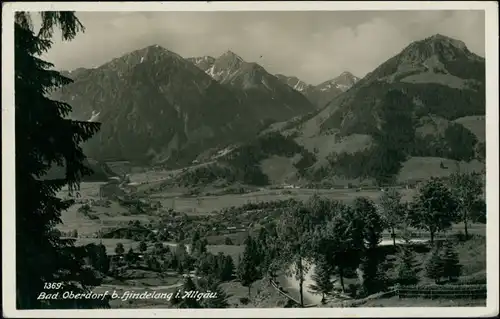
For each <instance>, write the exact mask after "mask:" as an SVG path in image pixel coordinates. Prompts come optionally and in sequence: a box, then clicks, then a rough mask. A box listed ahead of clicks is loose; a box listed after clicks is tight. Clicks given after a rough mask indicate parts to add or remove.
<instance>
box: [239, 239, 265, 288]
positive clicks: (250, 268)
mask: <svg viewBox="0 0 500 319" xmlns="http://www.w3.org/2000/svg"><path fill="white" fill-rule="evenodd" d="M257 256H258V255H257V250H256V245H255V243H254V241H253V239H252V237H250V236H248V237H247V240H246V241H245V250H244V251H243V255H242V257H241V259H240V261H239V264H238V270H237V277H238V280H239V281H240V282H241V284H242V285H243V286H244V287H248V296H249V297H250V291H251V287H252V284H253V283H254V282H255V281H256V280H257V279H259V278H260V273H259V269H258V263H257V262H256V258H257Z"/></svg>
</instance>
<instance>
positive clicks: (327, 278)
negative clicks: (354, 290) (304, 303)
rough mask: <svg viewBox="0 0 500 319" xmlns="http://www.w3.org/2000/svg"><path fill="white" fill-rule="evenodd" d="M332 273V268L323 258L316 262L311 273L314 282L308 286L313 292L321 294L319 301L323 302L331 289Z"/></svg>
mask: <svg viewBox="0 0 500 319" xmlns="http://www.w3.org/2000/svg"><path fill="white" fill-rule="evenodd" d="M332 274H333V269H332V267H331V265H330V264H328V263H327V262H326V261H325V260H319V261H318V262H316V265H315V267H314V274H313V275H312V279H313V280H314V284H313V285H311V286H310V287H309V288H311V289H312V291H313V292H315V293H317V294H321V302H324V301H325V298H326V296H327V295H328V294H330V293H331V291H332V290H333V281H332V279H331V275H332Z"/></svg>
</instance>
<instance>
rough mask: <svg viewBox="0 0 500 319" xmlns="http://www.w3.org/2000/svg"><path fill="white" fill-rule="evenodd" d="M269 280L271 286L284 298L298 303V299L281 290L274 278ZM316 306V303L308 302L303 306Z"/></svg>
mask: <svg viewBox="0 0 500 319" xmlns="http://www.w3.org/2000/svg"><path fill="white" fill-rule="evenodd" d="M269 282H270V283H271V286H273V288H274V289H276V290H277V291H278V293H279V294H281V295H282V296H285V297H286V298H288V299H289V300H291V301H293V302H294V303H296V304H297V305H300V301H298V300H296V299H295V298H293V297H292V296H290V295H289V294H287V293H286V292H285V291H283V289H282V288H281V287H280V286H278V284H277V283H276V282H275V281H274V280H272V279H269ZM316 306H317V305H316V304H309V305H304V308H311V307H316Z"/></svg>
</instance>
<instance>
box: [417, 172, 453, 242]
mask: <svg viewBox="0 0 500 319" xmlns="http://www.w3.org/2000/svg"><path fill="white" fill-rule="evenodd" d="M456 211H457V202H456V200H455V198H454V196H453V195H452V193H451V191H450V190H449V189H448V188H447V187H446V185H444V183H443V182H442V181H440V180H439V179H437V178H431V179H430V180H429V181H427V182H426V183H425V184H424V185H423V186H422V187H421V189H420V190H419V193H418V194H417V195H416V196H415V198H414V200H413V203H412V207H411V209H410V213H411V217H410V218H411V221H412V224H413V226H415V227H417V228H421V229H425V230H427V231H429V233H430V236H431V243H433V242H434V235H435V234H436V233H437V232H440V231H444V230H446V229H449V228H450V227H451V225H452V223H453V222H454V221H455V220H456V216H457V215H456Z"/></svg>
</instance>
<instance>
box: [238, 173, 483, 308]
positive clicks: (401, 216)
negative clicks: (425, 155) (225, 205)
mask: <svg viewBox="0 0 500 319" xmlns="http://www.w3.org/2000/svg"><path fill="white" fill-rule="evenodd" d="M454 178H455V179H457V180H459V181H460V185H461V187H460V188H459V189H455V188H453V189H450V188H449V187H448V186H447V185H446V184H445V183H444V182H443V181H441V180H439V179H436V178H433V179H431V180H429V181H428V182H427V183H425V184H424V185H423V186H422V187H421V188H420V190H419V192H418V193H417V194H416V195H415V196H414V198H413V200H412V201H411V202H403V201H402V200H401V194H400V193H399V192H398V191H397V190H389V191H387V192H384V193H383V194H382V195H381V198H380V205H376V204H375V203H374V202H373V201H372V200H370V199H368V198H365V197H358V198H356V199H355V200H354V202H353V203H352V204H351V205H348V204H345V203H342V202H340V201H335V200H329V199H325V198H321V197H319V196H317V195H314V196H313V197H311V198H310V199H309V200H308V201H307V202H305V203H300V202H294V203H293V205H291V206H290V207H288V209H286V210H284V211H283V214H282V215H281V216H280V218H279V220H278V222H277V224H275V225H274V224H269V227H268V228H261V229H260V231H259V233H258V235H256V236H254V237H251V236H249V237H248V238H247V240H246V241H245V250H244V252H243V255H242V257H241V260H240V262H239V264H238V268H237V276H238V278H239V280H240V281H241V283H242V284H243V285H244V286H246V287H248V289H249V295H250V287H251V285H252V283H253V282H255V281H256V280H257V279H259V278H262V277H264V276H269V277H270V278H274V279H276V276H277V273H278V271H279V270H280V269H284V271H285V273H286V274H287V275H289V276H294V277H295V278H296V279H297V280H298V282H299V287H298V288H299V293H300V303H301V305H302V306H303V305H304V294H303V293H304V291H303V289H304V287H303V284H304V282H305V275H306V273H307V272H308V271H309V270H310V268H311V265H312V264H314V265H315V271H314V275H313V278H314V280H315V284H314V285H313V286H312V287H309V288H311V289H312V290H313V291H316V292H317V293H319V294H322V296H323V300H325V296H326V295H327V294H329V293H331V292H332V289H333V282H332V280H331V276H333V275H335V276H336V277H337V278H338V281H339V284H340V287H341V289H342V291H345V290H346V287H345V283H344V279H345V278H346V276H352V274H353V273H355V272H357V273H358V276H359V278H360V281H361V290H360V291H358V292H357V295H358V296H363V295H368V294H370V293H375V292H379V291H381V290H383V289H384V287H387V285H388V284H389V281H388V278H387V276H386V275H385V273H386V271H387V267H388V265H387V263H385V262H384V260H383V258H381V253H380V251H379V244H380V242H381V241H382V239H383V232H384V230H389V232H390V233H391V237H392V239H393V244H394V246H396V236H397V233H399V236H400V237H401V239H402V240H403V241H404V242H405V243H407V245H400V246H398V251H399V253H398V261H397V266H396V267H397V280H396V282H397V283H399V284H403V285H408V284H415V283H416V282H418V277H417V270H416V266H415V260H414V254H413V252H412V248H411V245H409V244H410V238H411V228H414V229H419V230H424V231H427V232H428V233H429V236H430V245H431V246H434V245H437V244H438V243H437V242H436V240H435V236H436V234H438V233H440V232H443V231H446V230H449V229H450V228H451V226H452V224H453V223H456V222H463V223H464V225H465V226H464V231H465V237H466V238H468V237H469V234H468V230H467V225H468V223H469V222H470V221H471V220H472V221H476V219H477V216H479V215H484V214H485V210H484V207H482V208H481V209H479V210H478V209H477V207H474V206H477V205H478V204H477V203H481V202H482V199H481V197H480V195H481V192H482V190H481V187H479V185H480V184H481V182H480V177H479V176H478V175H475V174H464V175H456V176H455V177H454ZM457 183H458V182H457ZM469 203H470V204H469ZM479 206H481V205H479ZM436 247H437V248H434V250H433V254H435V257H434V258H433V259H432V260H433V261H432V262H430V263H429V265H428V266H427V268H428V270H427V275H428V276H429V278H437V279H441V278H443V277H450V279H451V278H452V277H453V278H455V277H457V276H458V274H459V270H458V269H459V268H460V267H459V265H458V259H457V256H456V253H455V252H454V251H453V247H452V246H451V244H450V243H447V244H445V245H444V246H442V247H441V246H436ZM433 256H434V255H433Z"/></svg>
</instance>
